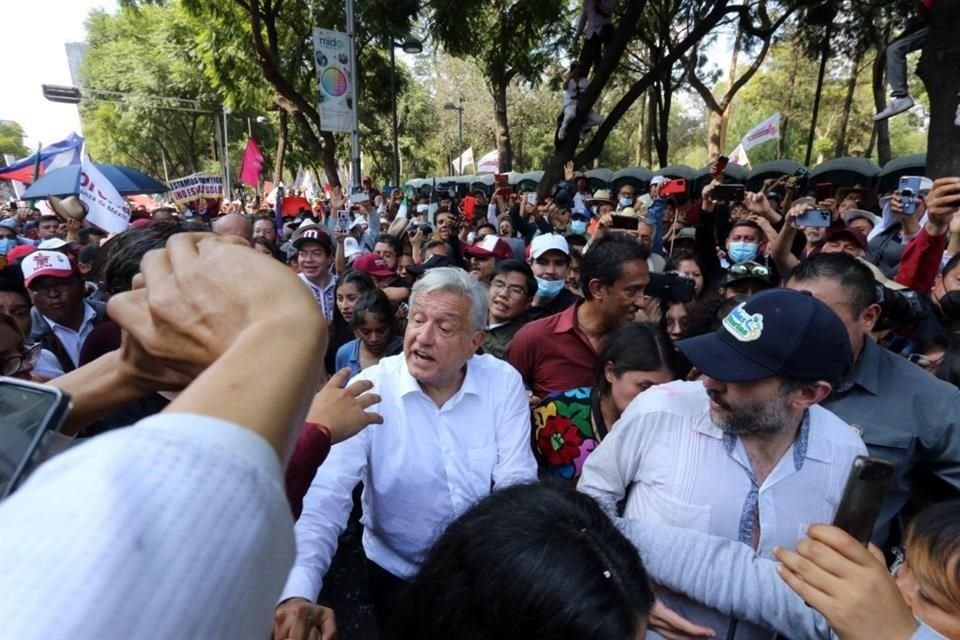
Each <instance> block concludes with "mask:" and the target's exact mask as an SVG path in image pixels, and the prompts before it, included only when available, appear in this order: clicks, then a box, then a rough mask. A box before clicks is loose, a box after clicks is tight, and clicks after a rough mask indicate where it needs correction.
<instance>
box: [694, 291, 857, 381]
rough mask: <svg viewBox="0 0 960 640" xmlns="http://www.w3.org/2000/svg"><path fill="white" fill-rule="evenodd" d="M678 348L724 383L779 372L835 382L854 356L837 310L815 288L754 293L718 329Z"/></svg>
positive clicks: (757, 378) (776, 374) (762, 376)
mask: <svg viewBox="0 0 960 640" xmlns="http://www.w3.org/2000/svg"><path fill="white" fill-rule="evenodd" d="M677 347H678V348H679V349H680V351H682V352H683V354H684V355H685V356H686V357H687V359H688V360H690V362H691V363H692V364H693V366H695V367H696V368H697V369H698V370H700V372H701V373H703V374H704V375H706V376H709V377H711V378H713V379H715V380H719V381H721V382H753V381H756V380H763V379H764V378H772V377H775V376H780V377H784V378H790V379H794V380H804V381H811V382H813V381H816V380H825V381H827V382H830V383H836V382H838V381H839V380H841V379H842V378H843V376H844V374H845V373H846V372H847V370H848V369H849V367H850V366H851V362H852V359H853V356H852V351H851V347H850V337H849V335H848V334H847V329H846V327H845V326H844V325H843V322H842V321H841V320H840V318H839V317H838V316H837V314H835V313H834V312H833V310H832V309H830V307H828V306H827V305H826V304H824V303H823V302H821V301H819V300H817V299H816V298H814V297H813V296H812V295H810V293H808V292H805V291H793V290H791V289H770V290H767V291H763V292H761V293H758V294H756V295H754V296H751V297H750V298H749V299H748V300H747V301H746V302H744V303H742V304H740V305H738V306H737V307H736V308H735V309H734V310H733V311H731V312H730V313H729V314H728V315H727V317H726V318H724V319H723V322H722V323H721V326H720V328H719V329H717V331H715V332H713V333H708V334H706V335H702V336H696V337H693V338H687V339H686V340H681V341H680V342H678V343H677Z"/></svg>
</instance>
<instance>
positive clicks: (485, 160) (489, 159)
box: [477, 149, 500, 173]
mask: <svg viewBox="0 0 960 640" xmlns="http://www.w3.org/2000/svg"><path fill="white" fill-rule="evenodd" d="M477 173H500V154H499V153H498V152H497V150H496V149H494V150H493V151H491V152H490V153H488V154H486V155H484V156H483V157H482V158H480V162H479V163H478V164H477Z"/></svg>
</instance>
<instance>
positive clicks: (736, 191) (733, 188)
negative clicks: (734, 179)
mask: <svg viewBox="0 0 960 640" xmlns="http://www.w3.org/2000/svg"><path fill="white" fill-rule="evenodd" d="M746 192H747V188H746V187H745V186H743V185H742V184H718V185H717V186H715V187H714V188H713V193H711V194H710V197H711V198H713V199H714V200H716V201H717V202H743V196H744V194H746Z"/></svg>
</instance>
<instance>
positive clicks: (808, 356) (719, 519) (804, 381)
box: [578, 289, 866, 640]
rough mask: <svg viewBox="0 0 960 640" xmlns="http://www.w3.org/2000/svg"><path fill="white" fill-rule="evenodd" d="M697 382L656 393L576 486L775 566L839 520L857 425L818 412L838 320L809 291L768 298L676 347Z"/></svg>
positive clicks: (737, 627) (729, 629)
mask: <svg viewBox="0 0 960 640" xmlns="http://www.w3.org/2000/svg"><path fill="white" fill-rule="evenodd" d="M678 347H679V348H680V350H681V351H682V352H683V353H684V355H686V357H687V358H688V359H689V360H690V361H691V362H692V363H693V365H694V366H695V367H696V368H697V369H698V370H699V371H700V372H701V373H702V374H703V379H702V382H673V383H669V384H664V385H658V386H655V387H652V388H651V389H649V390H648V391H646V392H644V393H641V394H640V395H639V396H637V398H636V399H635V400H634V401H633V402H631V403H630V405H629V406H628V407H627V409H626V411H625V412H624V413H623V416H622V417H621V418H620V420H619V421H618V422H617V423H616V424H615V425H614V427H613V429H612V431H611V433H610V435H608V436H607V437H606V438H605V439H604V440H603V442H602V443H601V444H600V446H598V447H597V449H596V450H595V451H593V453H592V454H591V455H590V457H589V458H587V461H586V463H585V464H584V467H583V474H582V476H581V479H580V482H579V485H578V489H579V490H580V491H583V492H584V493H587V494H589V495H591V496H592V497H594V498H595V499H597V501H598V502H599V503H600V504H601V506H603V507H604V508H605V509H606V510H607V511H608V512H609V513H611V514H614V513H615V511H616V509H617V503H618V502H619V501H620V500H622V499H624V498H626V501H625V503H624V508H623V515H624V517H626V518H630V519H636V520H645V521H651V522H658V523H664V524H669V525H673V526H681V527H685V528H690V529H696V530H698V531H703V532H706V533H711V534H713V535H719V536H723V537H727V538H730V539H733V540H739V541H740V542H742V543H743V544H747V545H750V546H751V547H752V548H753V549H755V550H756V551H757V552H758V553H759V554H760V555H761V556H763V557H768V558H772V557H773V555H772V552H773V548H774V547H777V546H781V547H788V548H792V547H793V546H795V544H796V542H797V541H798V540H799V539H800V538H802V537H803V534H804V531H805V530H806V528H807V527H808V526H809V525H810V524H812V523H815V522H830V521H831V519H832V518H833V512H834V510H835V508H836V506H837V503H838V502H839V500H840V496H841V495H842V493H843V487H844V483H845V481H846V477H847V473H848V472H849V469H850V465H851V463H852V462H853V460H854V458H856V456H858V455H864V454H865V453H866V447H865V446H864V444H863V441H862V440H861V439H860V437H859V435H858V434H857V432H856V431H855V430H853V429H852V428H850V427H849V426H848V425H847V424H846V423H844V422H843V421H842V420H840V419H839V418H838V417H837V416H835V415H834V414H832V413H830V412H829V411H827V410H826V409H823V408H822V407H820V406H818V404H817V403H819V402H820V401H822V400H823V399H824V398H826V397H827V395H828V394H829V393H830V390H831V388H832V385H833V384H834V383H835V381H837V380H839V379H841V378H842V377H843V375H844V373H845V372H846V370H847V367H848V366H849V363H850V341H849V339H848V338H847V334H846V330H845V328H844V325H843V323H842V322H841V320H840V319H839V318H838V317H837V315H836V314H834V313H833V311H831V310H830V308H829V307H828V306H827V305H825V304H824V303H822V302H820V301H819V300H817V299H816V298H814V297H813V296H811V295H808V294H804V293H800V292H797V291H790V290H786V289H772V290H769V291H765V292H762V293H759V294H757V295H755V296H753V297H751V298H750V299H749V300H747V301H746V302H745V303H743V304H741V305H740V306H738V307H736V308H735V309H734V310H733V311H731V312H730V314H729V315H728V316H727V317H726V318H725V319H724V320H723V323H722V326H721V327H720V329H718V330H717V331H716V332H715V333H711V334H707V335H702V336H697V337H695V338H690V339H687V340H683V341H681V342H679V343H678ZM664 601H665V602H666V604H667V605H668V606H670V607H671V608H674V609H675V610H676V611H677V612H678V613H680V615H682V616H684V617H685V618H687V619H688V620H690V621H692V622H694V623H696V624H698V625H702V626H705V627H708V628H710V629H713V630H714V632H715V633H716V635H717V637H725V638H736V639H737V640H744V639H752V638H769V636H770V633H769V632H768V631H765V630H763V629H762V628H760V627H758V626H754V625H751V624H749V623H747V622H745V621H738V620H736V619H733V618H730V617H728V616H725V615H723V614H721V613H720V612H718V611H715V610H712V609H709V608H707V607H705V606H703V605H700V604H698V603H696V602H693V601H691V600H688V599H686V598H684V597H681V596H679V595H675V594H668V595H665V596H664Z"/></svg>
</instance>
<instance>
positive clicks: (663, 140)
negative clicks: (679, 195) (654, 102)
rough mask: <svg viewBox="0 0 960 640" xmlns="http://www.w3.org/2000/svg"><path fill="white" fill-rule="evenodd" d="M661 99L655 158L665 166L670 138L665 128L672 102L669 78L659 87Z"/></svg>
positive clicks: (668, 125) (667, 123)
mask: <svg viewBox="0 0 960 640" xmlns="http://www.w3.org/2000/svg"><path fill="white" fill-rule="evenodd" d="M661 95H662V96H663V99H662V101H661V103H660V105H659V106H658V108H657V119H658V122H657V124H658V125H659V127H660V129H659V131H658V133H657V160H658V161H659V162H660V167H661V168H662V167H665V166H667V165H668V164H670V162H669V152H670V138H669V137H668V136H667V130H668V129H669V127H670V108H671V106H672V103H673V89H672V88H671V87H670V78H669V77H667V78H666V82H665V83H664V85H663V86H662V87H661Z"/></svg>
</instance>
